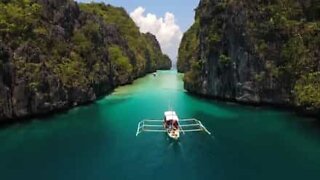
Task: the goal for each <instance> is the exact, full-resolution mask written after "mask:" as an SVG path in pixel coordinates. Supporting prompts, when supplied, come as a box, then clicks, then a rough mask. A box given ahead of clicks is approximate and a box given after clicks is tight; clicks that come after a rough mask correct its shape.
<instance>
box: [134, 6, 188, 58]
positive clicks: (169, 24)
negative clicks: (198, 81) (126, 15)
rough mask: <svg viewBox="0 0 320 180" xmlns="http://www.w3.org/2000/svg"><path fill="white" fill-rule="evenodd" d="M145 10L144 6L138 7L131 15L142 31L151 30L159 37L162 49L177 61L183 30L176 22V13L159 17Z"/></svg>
mask: <svg viewBox="0 0 320 180" xmlns="http://www.w3.org/2000/svg"><path fill="white" fill-rule="evenodd" d="M145 11H146V10H145V9H144V8H143V7H138V8H136V9H135V10H134V11H133V12H131V13H130V16H131V18H132V19H133V21H134V22H135V23H136V24H137V26H138V27H139V28H140V32H142V33H146V32H150V33H152V34H154V35H155V36H156V37H157V39H158V41H159V43H160V45H161V49H162V51H163V52H164V53H166V54H168V55H169V56H170V58H171V59H172V60H173V61H174V62H175V61H176V58H177V54H178V47H179V44H180V41H181V38H182V31H181V29H180V27H179V26H178V25H177V24H176V22H175V16H174V14H172V13H170V12H166V13H165V15H164V17H159V18H158V17H157V16H156V15H155V14H151V13H147V14H145Z"/></svg>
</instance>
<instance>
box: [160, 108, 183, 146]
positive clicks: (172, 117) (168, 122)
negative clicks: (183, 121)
mask: <svg viewBox="0 0 320 180" xmlns="http://www.w3.org/2000/svg"><path fill="white" fill-rule="evenodd" d="M163 127H164V128H165V129H166V130H167V134H168V136H169V137H170V138H172V139H176V140H177V139H179V137H180V128H179V118H178V116H177V114H176V112H175V111H166V112H164V118H163Z"/></svg>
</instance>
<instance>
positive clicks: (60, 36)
mask: <svg viewBox="0 0 320 180" xmlns="http://www.w3.org/2000/svg"><path fill="white" fill-rule="evenodd" d="M91 10H92V11H91ZM93 11H94V12H93ZM104 11H106V12H109V11H112V12H117V13H118V14H116V15H115V16H114V17H112V18H114V19H122V20H124V21H127V22H129V23H131V25H132V27H130V28H128V29H126V28H124V27H123V26H119V25H118V24H115V23H110V22H108V21H107V19H106V17H111V16H109V15H105V13H104ZM0 12H1V13H0V122H4V121H13V120H14V119H18V118H24V117H28V116H35V115H39V114H46V113H49V112H53V111H56V110H60V109H65V108H70V107H72V106H75V105H79V104H83V103H87V102H91V101H94V100H95V99H96V98H97V97H99V96H101V95H104V94H106V93H107V92H110V91H111V90H112V89H113V88H115V87H116V86H118V85H121V84H126V83H130V82H132V81H133V80H134V79H135V78H137V77H139V76H142V75H144V74H146V73H148V72H152V71H154V70H156V69H157V67H161V66H162V65H165V67H166V68H169V66H167V64H166V63H168V62H169V61H170V59H167V60H165V61H163V59H157V58H154V59H151V58H149V56H148V55H150V54H151V55H153V54H158V55H159V56H160V55H161V57H163V56H164V55H163V54H162V52H161V49H160V48H158V47H157V45H156V44H157V41H156V39H155V38H154V39H152V41H150V40H149V39H146V38H145V37H144V35H142V34H140V33H139V30H138V28H137V27H136V26H135V24H134V22H133V21H132V20H131V19H130V18H129V16H128V15H127V14H126V12H125V11H124V10H123V9H121V8H114V7H112V6H106V5H104V4H89V5H81V8H80V7H79V5H78V4H77V3H75V2H74V1H72V0H34V1H29V0H15V1H11V0H7V1H5V2H4V1H2V2H0ZM97 12H101V13H102V14H99V13H97ZM113 14H114V13H113ZM127 24H128V23H127ZM127 30H131V31H134V32H135V34H134V35H131V34H130V33H128V34H125V33H126V32H125V31H127ZM131 36H135V37H131ZM148 36H150V37H151V36H152V35H148ZM130 37H131V39H134V40H141V39H142V40H143V41H144V42H145V44H144V45H146V46H148V47H149V46H150V48H143V47H141V46H140V47H137V45H135V44H133V43H134V42H135V41H131V42H129V41H128V38H130ZM137 49H138V50H137ZM137 52H144V53H142V54H138V53H137ZM151 61H154V62H151ZM152 63H154V64H155V65H154V66H150V67H147V64H152ZM162 63H163V64H162Z"/></svg>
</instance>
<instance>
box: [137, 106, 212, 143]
mask: <svg viewBox="0 0 320 180" xmlns="http://www.w3.org/2000/svg"><path fill="white" fill-rule="evenodd" d="M201 131H202V132H206V133H207V134H209V135H210V134H211V133H210V132H209V131H208V130H207V128H206V127H204V125H203V124H202V123H201V121H199V120H197V119H195V118H191V119H179V117H178V115H177V113H176V112H175V111H166V112H164V117H163V119H162V120H161V119H145V120H142V121H140V122H139V124H138V128H137V132H136V136H138V135H139V134H141V133H142V132H154V133H161V132H164V133H167V134H168V136H169V137H170V138H172V139H175V140H177V139H179V138H180V132H182V133H183V134H185V133H188V132H201Z"/></svg>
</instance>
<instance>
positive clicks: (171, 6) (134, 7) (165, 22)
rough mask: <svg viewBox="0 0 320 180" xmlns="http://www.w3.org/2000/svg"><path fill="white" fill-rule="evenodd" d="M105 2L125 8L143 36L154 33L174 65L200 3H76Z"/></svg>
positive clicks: (181, 0)
mask: <svg viewBox="0 0 320 180" xmlns="http://www.w3.org/2000/svg"><path fill="white" fill-rule="evenodd" d="M77 1H78V2H91V1H94V2H104V3H106V4H111V5H114V6H121V7H124V8H125V9H126V11H127V12H128V14H129V15H130V16H131V18H132V19H133V21H134V22H135V23H136V24H137V26H138V27H139V28H140V31H141V32H143V33H146V32H150V33H152V34H154V35H155V36H156V37H157V39H158V41H159V43H160V45H161V49H162V51H163V52H164V53H165V54H168V55H169V56H170V58H171V59H172V61H173V63H174V64H175V62H176V59H177V54H178V48H179V44H180V41H181V38H182V35H183V33H184V32H185V31H187V30H188V28H189V27H190V26H191V25H192V23H193V22H194V9H195V8H196V7H197V6H198V4H199V0H77Z"/></svg>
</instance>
